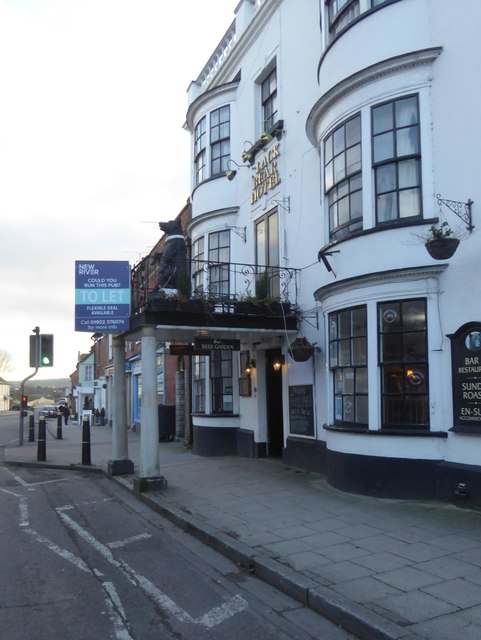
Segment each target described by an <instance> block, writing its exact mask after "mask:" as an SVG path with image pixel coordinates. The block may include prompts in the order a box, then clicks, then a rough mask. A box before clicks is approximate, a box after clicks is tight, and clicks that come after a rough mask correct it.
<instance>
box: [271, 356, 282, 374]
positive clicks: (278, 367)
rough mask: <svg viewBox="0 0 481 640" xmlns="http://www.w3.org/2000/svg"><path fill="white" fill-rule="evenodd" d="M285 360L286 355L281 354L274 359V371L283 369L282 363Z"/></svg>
mask: <svg viewBox="0 0 481 640" xmlns="http://www.w3.org/2000/svg"><path fill="white" fill-rule="evenodd" d="M284 362H285V358H284V356H280V357H279V358H276V359H275V360H274V362H273V363H272V368H273V369H274V371H276V372H277V371H280V370H281V369H282V365H283V364H284Z"/></svg>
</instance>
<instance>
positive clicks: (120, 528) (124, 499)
mask: <svg viewBox="0 0 481 640" xmlns="http://www.w3.org/2000/svg"><path fill="white" fill-rule="evenodd" d="M0 509H1V513H2V518H1V520H0V553H1V557H2V563H1V567H2V580H1V581H0V629H2V637H4V638H8V640H32V638H35V640H43V639H45V640H47V639H48V640H56V639H59V640H60V639H61V640H64V639H65V638H68V639H69V640H87V639H88V640H91V638H95V639H96V640H100V639H104V638H105V639H110V638H112V639H114V640H150V639H152V640H153V639H156V640H159V639H162V640H171V639H172V640H173V639H174V638H175V639H176V640H199V639H200V640H203V639H213V640H217V639H218V640H220V639H222V640H225V639H229V640H250V638H257V637H261V638H262V639H263V640H288V639H296V640H297V639H299V640H312V639H314V638H315V639H316V640H349V639H351V640H352V636H351V635H349V634H347V633H345V632H344V631H342V630H340V629H338V628H337V627H335V625H333V624H332V623H331V622H329V621H326V620H324V619H323V618H321V617H320V616H318V615H317V614H315V613H314V612H312V611H310V610H308V609H306V608H305V607H303V606H301V605H300V604H299V603H298V602H296V601H294V600H292V599H290V598H289V597H287V596H286V595H284V594H282V593H280V592H277V591H276V590H275V589H273V588H272V587H270V586H269V585H267V584H265V583H263V582H262V581H260V580H259V579H257V578H255V577H254V576H251V575H249V574H248V573H246V572H245V570H243V569H241V568H239V567H237V566H236V565H235V564H233V563H232V562H230V561H229V560H227V559H226V558H224V557H223V556H221V555H219V554H217V553H216V552H214V551H213V550H212V549H211V548H209V547H206V546H205V545H203V544H202V543H200V542H199V541H198V540H196V539H194V538H193V537H191V536H189V535H188V534H186V533H184V532H182V531H181V530H180V529H177V528H176V527H175V526H174V525H172V524H171V523H169V522H168V521H166V520H164V519H163V518H162V517H161V516H159V515H158V514H156V513H155V512H153V511H152V510H151V509H150V508H149V507H148V506H146V505H144V504H143V503H142V502H141V501H139V500H138V499H137V498H136V497H135V496H132V495H131V494H129V493H128V492H126V491H124V490H123V489H122V488H121V487H120V486H119V485H117V484H116V483H113V482H112V481H111V480H110V479H108V478H106V477H104V476H102V475H101V474H90V473H87V474H85V473H81V472H72V471H60V470H52V469H30V468H26V467H20V468H17V467H0Z"/></svg>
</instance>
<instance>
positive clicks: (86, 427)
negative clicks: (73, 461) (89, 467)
mask: <svg viewBox="0 0 481 640" xmlns="http://www.w3.org/2000/svg"><path fill="white" fill-rule="evenodd" d="M82 464H92V463H91V461H90V420H89V418H88V416H84V418H83V420H82Z"/></svg>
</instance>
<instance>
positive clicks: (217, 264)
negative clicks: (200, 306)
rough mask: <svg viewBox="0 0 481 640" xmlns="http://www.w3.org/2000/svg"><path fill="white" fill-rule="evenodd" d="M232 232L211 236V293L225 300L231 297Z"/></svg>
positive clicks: (226, 231) (221, 232)
mask: <svg viewBox="0 0 481 640" xmlns="http://www.w3.org/2000/svg"><path fill="white" fill-rule="evenodd" d="M229 270H230V231H229V230H228V229H226V230H225V231H216V232H215V233H211V234H209V293H210V294H211V295H213V296H216V297H219V298H224V297H227V296H228V295H229Z"/></svg>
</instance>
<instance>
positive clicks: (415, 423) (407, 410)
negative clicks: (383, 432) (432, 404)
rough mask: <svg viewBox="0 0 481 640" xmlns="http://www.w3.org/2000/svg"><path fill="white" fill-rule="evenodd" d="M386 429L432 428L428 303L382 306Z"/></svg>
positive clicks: (384, 426) (401, 302)
mask: <svg viewBox="0 0 481 640" xmlns="http://www.w3.org/2000/svg"><path fill="white" fill-rule="evenodd" d="M378 327H379V362H380V368H381V416H382V427H383V428H396V427H420V428H426V429H427V428H429V395H428V347H427V318H426V301H425V300H423V299H418V300H402V301H392V302H382V303H380V304H379V305H378Z"/></svg>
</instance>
